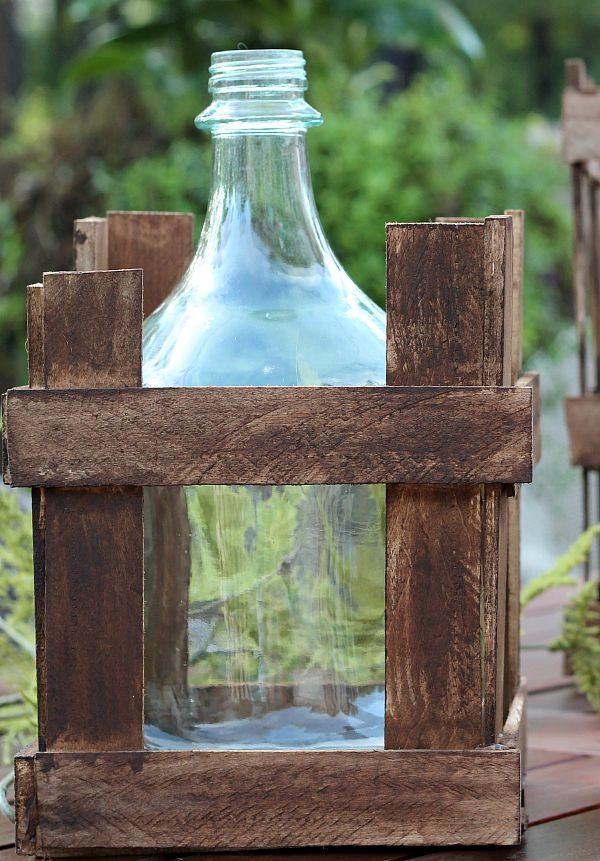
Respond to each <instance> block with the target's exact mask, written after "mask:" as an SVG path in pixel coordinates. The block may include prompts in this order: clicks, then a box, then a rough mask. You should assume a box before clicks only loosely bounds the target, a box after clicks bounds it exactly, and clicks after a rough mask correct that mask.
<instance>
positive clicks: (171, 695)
mask: <svg viewBox="0 0 600 861" xmlns="http://www.w3.org/2000/svg"><path fill="white" fill-rule="evenodd" d="M189 554H190V526H189V521H188V517H187V505H186V499H185V494H184V492H183V489H182V488H181V487H146V488H144V556H145V560H146V564H145V569H146V570H145V586H144V590H145V594H144V606H145V612H144V630H145V637H144V679H145V684H144V696H145V708H144V714H145V722H146V723H151V724H154V725H155V726H158V727H160V728H161V729H162V730H164V731H165V732H171V733H173V734H178V733H180V732H182V731H183V729H184V727H185V725H186V720H188V717H189V713H190V698H189V692H188V683H187V668H188V606H189V583H190V555H189Z"/></svg>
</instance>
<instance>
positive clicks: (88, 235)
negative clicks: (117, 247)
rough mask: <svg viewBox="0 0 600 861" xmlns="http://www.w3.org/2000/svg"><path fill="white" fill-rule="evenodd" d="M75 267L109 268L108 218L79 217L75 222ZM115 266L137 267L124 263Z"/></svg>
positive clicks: (123, 267) (121, 267) (81, 270)
mask: <svg viewBox="0 0 600 861" xmlns="http://www.w3.org/2000/svg"><path fill="white" fill-rule="evenodd" d="M73 268H74V269H75V270H76V271H78V272H89V271H93V270H98V269H100V270H103V269H108V229H107V222H106V218H96V217H91V218H78V219H77V220H76V221H74V222H73ZM114 268H119V269H134V268H136V267H134V266H130V265H124V266H119V267H114Z"/></svg>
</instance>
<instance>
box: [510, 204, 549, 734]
mask: <svg viewBox="0 0 600 861" xmlns="http://www.w3.org/2000/svg"><path fill="white" fill-rule="evenodd" d="M505 215H510V217H511V219H512V234H513V236H512V238H513V246H512V251H513V255H512V323H511V375H510V382H511V384H512V385H518V384H519V383H520V384H524V382H525V381H524V380H522V379H520V377H521V370H522V367H523V294H524V289H523V283H524V282H523V278H524V268H525V213H524V212H523V210H522V209H507V210H505ZM531 385H532V386H534V389H533V400H534V405H533V412H534V416H533V437H534V443H533V446H534V462H535V463H537V462H538V461H539V458H540V427H539V420H540V404H539V377H536V379H535V381H534V380H532V382H531ZM506 518H507V522H506V529H507V533H508V534H507V579H506V604H505V606H506V624H505V633H504V680H503V692H502V696H503V701H504V717H506V716H507V709H508V707H509V705H510V703H511V701H512V699H513V697H514V696H515V695H516V693H517V690H518V687H519V674H520V666H519V664H520V623H521V605H520V598H521V492H520V488H519V487H518V486H515V493H514V496H511V497H509V498H508V499H507V513H506Z"/></svg>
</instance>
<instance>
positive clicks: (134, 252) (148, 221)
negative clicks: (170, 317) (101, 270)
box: [107, 212, 194, 317]
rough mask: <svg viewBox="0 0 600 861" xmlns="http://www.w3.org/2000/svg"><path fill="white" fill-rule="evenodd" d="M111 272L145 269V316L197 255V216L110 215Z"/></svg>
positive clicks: (179, 213) (175, 213) (172, 214)
mask: <svg viewBox="0 0 600 861" xmlns="http://www.w3.org/2000/svg"><path fill="white" fill-rule="evenodd" d="M107 222H108V267H109V269H125V268H127V269H129V268H139V269H143V270H144V317H147V316H148V314H150V313H152V311H154V309H155V308H157V307H158V305H160V303H161V302H162V301H163V299H165V297H166V296H168V294H169V293H170V292H171V290H172V289H173V287H175V285H176V284H177V283H178V281H179V280H180V278H181V276H182V274H183V273H182V270H184V269H185V267H186V266H187V265H188V264H189V263H190V262H191V259H192V257H193V254H194V238H193V229H194V216H193V215H191V214H190V213H184V212H109V213H108V214H107Z"/></svg>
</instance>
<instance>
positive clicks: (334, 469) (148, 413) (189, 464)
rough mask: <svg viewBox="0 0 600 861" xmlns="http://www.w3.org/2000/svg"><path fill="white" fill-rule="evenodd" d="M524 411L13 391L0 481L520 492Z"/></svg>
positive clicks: (421, 399) (318, 397)
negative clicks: (501, 487)
mask: <svg viewBox="0 0 600 861" xmlns="http://www.w3.org/2000/svg"><path fill="white" fill-rule="evenodd" d="M531 403H532V399H531V391H530V390H528V389H526V388H521V387H519V388H517V387H515V388H509V389H496V388H493V387H490V388H482V387H477V388H476V387H463V388H460V387H456V388H449V387H427V386H425V387H412V388H411V387H409V388H402V387H400V388H393V387H375V386H373V387H364V388H352V387H343V388H329V387H323V388H314V389H311V388H301V389H298V388H297V387H290V388H284V387H281V388H279V387H277V388H267V387H257V388H246V387H231V388H198V389H194V388H187V389H185V388H184V389H175V388H173V389H123V390H120V391H113V390H111V391H108V390H105V391H93V390H85V391H69V390H62V391H47V392H42V391H29V390H26V389H12V390H11V391H10V392H9V393H8V395H7V409H6V429H5V434H6V438H7V446H6V447H7V452H8V462H7V478H8V479H10V480H11V481H12V483H13V484H17V485H35V484H41V485H54V486H64V485H68V486H77V485H86V484H87V485H105V484H117V483H119V484H126V485H151V484H171V485H175V484H177V485H185V484H328V483H333V482H340V483H361V482H362V483H364V482H382V483H383V482H410V483H422V482H426V483H477V482H489V481H505V482H514V481H528V480H529V479H530V477H531V469H532V458H531V446H532V432H531ZM442 417H443V418H442ZM165 440H168V445H165Z"/></svg>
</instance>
